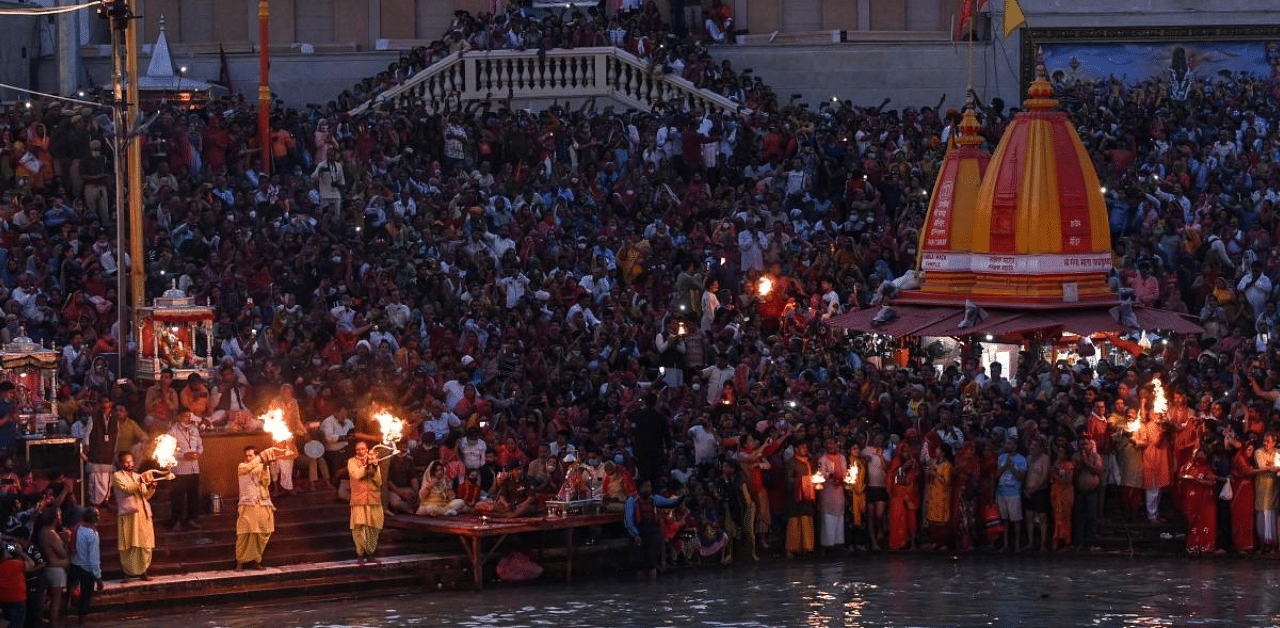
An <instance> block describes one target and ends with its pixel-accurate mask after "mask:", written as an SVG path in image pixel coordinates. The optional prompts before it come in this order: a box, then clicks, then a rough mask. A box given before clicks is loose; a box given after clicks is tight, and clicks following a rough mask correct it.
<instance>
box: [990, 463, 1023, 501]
mask: <svg viewBox="0 0 1280 628" xmlns="http://www.w3.org/2000/svg"><path fill="white" fill-rule="evenodd" d="M1010 455H1012V456H1013V469H1005V470H1004V472H1003V473H1001V474H1000V482H999V483H998V484H996V495H997V496H998V497H1017V496H1019V495H1021V494H1022V480H1021V479H1019V478H1018V476H1017V475H1016V474H1015V473H1014V469H1016V470H1017V471H1020V472H1021V473H1022V474H1023V477H1026V473H1027V459H1026V458H1024V457H1023V456H1022V454H1020V453H1014V454H1009V453H1007V452H1006V453H1003V454H1000V460H999V462H998V463H997V464H998V465H999V466H998V468H1003V467H1004V463H1005V460H1007V459H1008V458H1009V456H1010Z"/></svg>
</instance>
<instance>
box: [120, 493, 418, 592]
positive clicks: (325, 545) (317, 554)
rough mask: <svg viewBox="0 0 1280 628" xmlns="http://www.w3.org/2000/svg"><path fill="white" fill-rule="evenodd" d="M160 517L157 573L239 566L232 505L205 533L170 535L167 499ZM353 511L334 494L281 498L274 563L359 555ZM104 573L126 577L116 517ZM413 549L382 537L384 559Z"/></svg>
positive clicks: (206, 522)
mask: <svg viewBox="0 0 1280 628" xmlns="http://www.w3.org/2000/svg"><path fill="white" fill-rule="evenodd" d="M152 511H153V513H154V516H155V530H156V549H155V551H154V553H153V554H152V563H151V571H150V573H151V574H152V575H177V574H186V573H194V572H201V571H209V570H217V569H231V568H233V567H235V543H236V507H235V503H234V502H230V503H228V504H227V505H226V506H225V507H224V510H223V512H222V513H221V514H217V515H211V514H206V515H204V516H203V517H201V518H200V526H201V527H200V529H198V530H189V529H184V530H183V531H181V532H170V531H168V525H167V522H168V517H169V504H168V502H167V500H165V499H163V496H162V495H157V498H156V499H154V500H153V501H152ZM348 516H349V511H348V508H347V505H346V504H345V503H342V502H339V501H337V500H336V499H335V498H334V496H333V492H332V491H325V492H315V493H298V494H297V495H293V496H290V497H284V498H280V499H277V500H276V532H275V534H273V535H272V536H271V542H270V543H269V544H268V545H267V554H266V557H265V558H264V562H265V563H266V564H268V565H291V564H305V563H315V562H323V561H335V560H342V559H347V558H353V557H354V550H353V549H352V541H351V533H350V531H349V529H348V526H347V523H348ZM99 532H100V533H101V535H102V569H103V575H104V577H106V578H108V579H111V578H120V577H122V576H123V573H122V572H121V571H120V559H119V554H118V551H117V549H116V527H115V518H114V517H107V516H104V517H103V521H102V523H101V525H99ZM411 551H413V548H411V547H408V546H406V545H405V544H403V543H401V542H400V541H399V540H398V539H397V537H396V535H395V533H394V532H391V531H388V532H386V533H384V534H383V535H382V541H381V543H380V545H379V552H381V553H382V554H384V555H397V554H403V553H409V552H411Z"/></svg>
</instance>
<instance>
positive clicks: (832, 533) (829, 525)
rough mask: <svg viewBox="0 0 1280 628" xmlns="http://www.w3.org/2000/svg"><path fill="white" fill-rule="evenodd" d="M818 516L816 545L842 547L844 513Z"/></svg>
mask: <svg viewBox="0 0 1280 628" xmlns="http://www.w3.org/2000/svg"><path fill="white" fill-rule="evenodd" d="M820 516H821V519H819V521H820V523H819V524H818V525H819V526H820V530H819V531H818V545H821V546H822V547H833V546H836V545H844V513H840V514H834V515H829V514H825V513H824V514H822V515H820Z"/></svg>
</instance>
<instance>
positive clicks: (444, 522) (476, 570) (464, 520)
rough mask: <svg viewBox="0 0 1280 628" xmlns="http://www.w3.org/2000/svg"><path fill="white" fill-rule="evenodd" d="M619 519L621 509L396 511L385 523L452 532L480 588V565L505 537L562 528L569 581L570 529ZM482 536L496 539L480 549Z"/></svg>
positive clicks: (569, 579) (568, 579)
mask: <svg viewBox="0 0 1280 628" xmlns="http://www.w3.org/2000/svg"><path fill="white" fill-rule="evenodd" d="M620 523H622V513H620V512H609V513H602V514H598V515H569V516H566V517H519V518H513V519H495V518H492V517H479V516H476V515H463V516H457V517H418V516H409V515H398V516H394V517H388V518H387V524H386V525H387V527H388V528H396V529H399V530H405V531H408V532H418V533H425V534H446V535H451V536H455V537H457V539H458V542H459V543H461V544H462V549H463V552H464V554H465V555H466V557H467V559H468V560H469V562H470V563H471V571H472V573H473V574H474V576H475V579H474V582H475V588H476V590H480V589H482V588H484V578H483V574H484V565H485V563H487V562H488V561H489V559H490V558H492V557H493V555H494V554H495V553H496V552H497V551H498V549H499V548H500V547H501V546H502V544H503V542H504V541H506V540H507V537H509V536H511V535H513V534H525V533H530V532H553V531H560V530H563V531H564V532H565V544H564V551H565V560H566V565H565V581H566V582H572V581H573V549H574V548H573V533H574V530H576V529H577V528H584V527H592V526H605V525H611V524H620ZM485 539H496V540H495V541H494V542H493V543H492V544H491V545H490V546H489V548H488V550H484V549H483V545H484V540H485Z"/></svg>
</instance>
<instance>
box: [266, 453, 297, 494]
mask: <svg viewBox="0 0 1280 628" xmlns="http://www.w3.org/2000/svg"><path fill="white" fill-rule="evenodd" d="M271 481H272V482H276V483H278V484H279V485H280V488H281V489H283V490H286V491H292V490H293V458H280V459H279V460H273V461H271Z"/></svg>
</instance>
